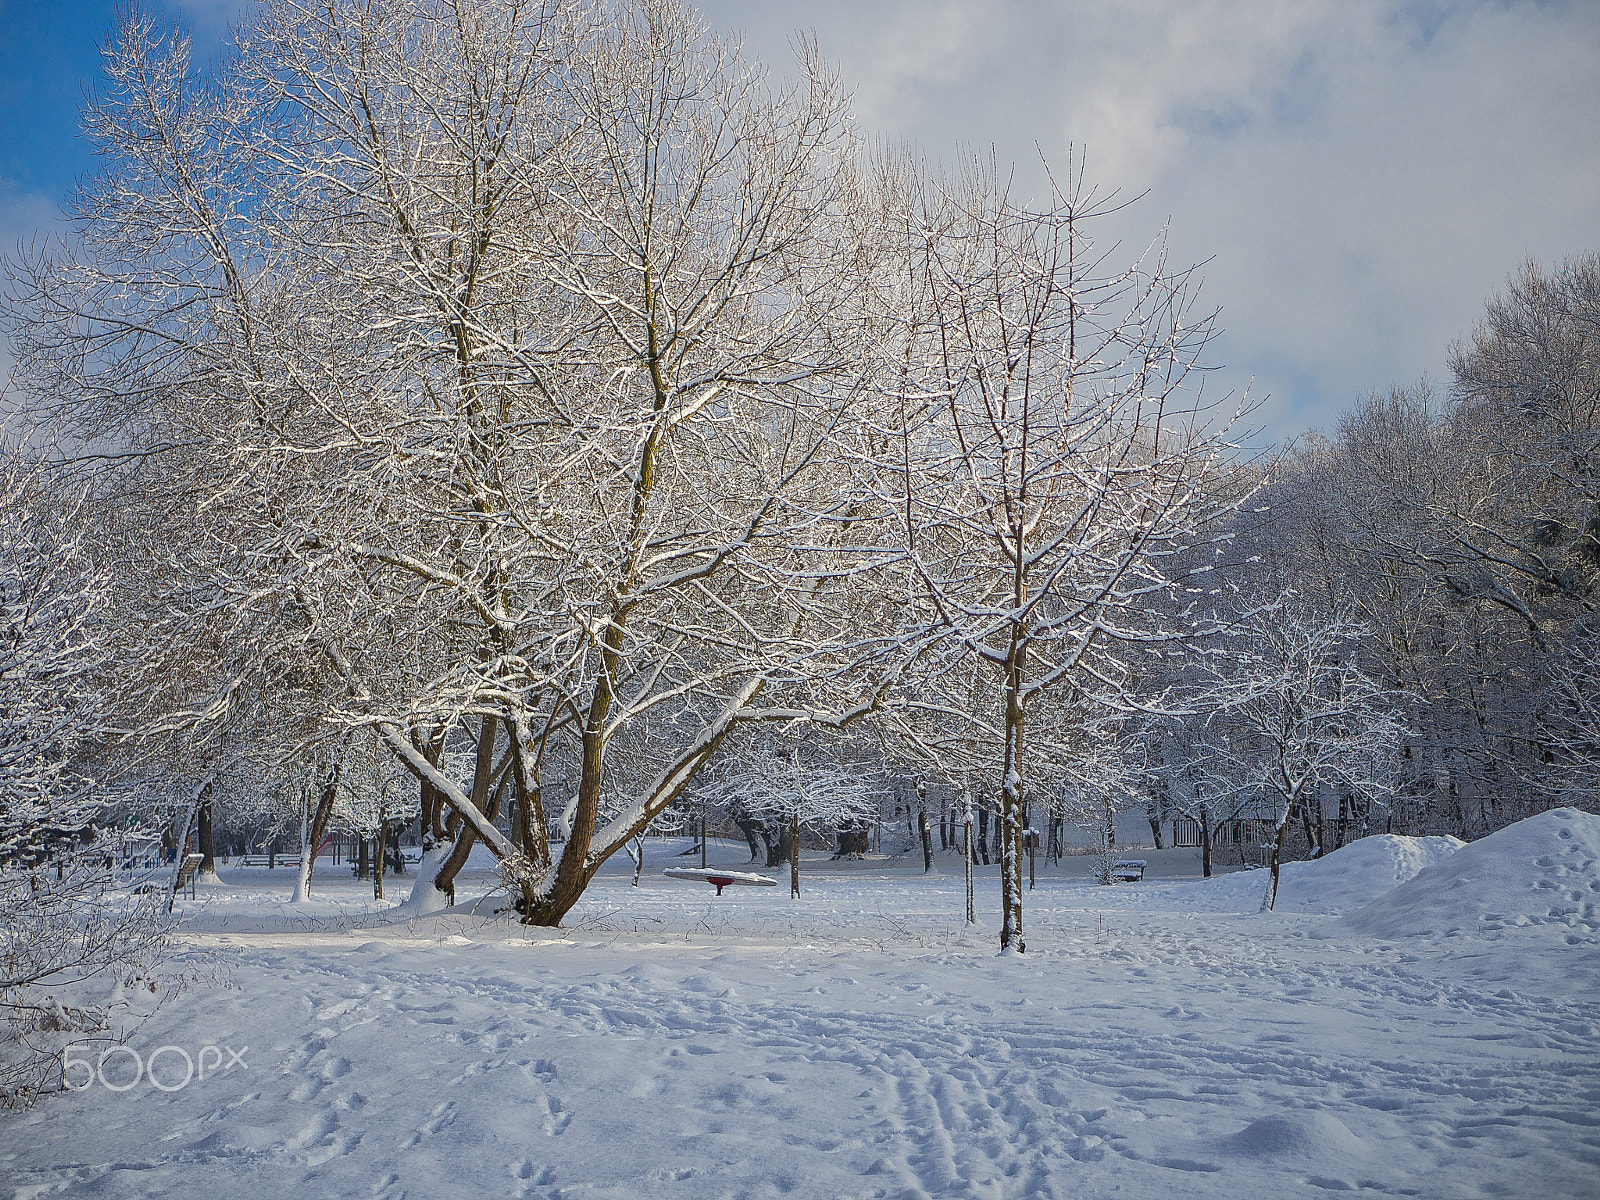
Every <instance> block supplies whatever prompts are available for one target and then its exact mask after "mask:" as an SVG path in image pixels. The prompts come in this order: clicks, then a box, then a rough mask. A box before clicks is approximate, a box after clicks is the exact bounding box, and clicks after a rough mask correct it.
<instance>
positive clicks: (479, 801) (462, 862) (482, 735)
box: [433, 717, 500, 904]
mask: <svg viewBox="0 0 1600 1200" xmlns="http://www.w3.org/2000/svg"><path fill="white" fill-rule="evenodd" d="M499 732H500V721H499V719H498V718H496V717H484V718H483V722H482V724H481V725H480V727H479V729H478V754H477V760H476V762H475V764H474V766H473V771H472V795H471V797H470V798H471V800H472V803H473V806H474V807H475V808H477V809H478V811H479V812H486V811H487V810H488V806H489V788H490V786H491V784H492V782H493V778H494V748H495V742H496V740H497V737H498V735H499ZM455 824H456V839H455V845H454V846H453V847H451V850H450V855H449V857H448V858H446V859H445V860H444V865H443V866H441V867H440V868H439V873H438V874H437V875H436V876H434V879H433V886H434V887H436V888H438V889H439V890H440V891H441V892H443V893H444V894H445V895H446V896H448V897H449V898H450V903H451V904H454V903H455V902H456V876H457V875H459V874H460V873H461V868H462V867H464V866H466V865H467V857H468V855H470V854H471V853H472V847H473V844H474V843H475V842H476V841H477V840H478V835H477V833H476V832H474V831H473V828H472V826H471V825H470V824H468V823H467V822H466V821H458V822H456V823H455Z"/></svg>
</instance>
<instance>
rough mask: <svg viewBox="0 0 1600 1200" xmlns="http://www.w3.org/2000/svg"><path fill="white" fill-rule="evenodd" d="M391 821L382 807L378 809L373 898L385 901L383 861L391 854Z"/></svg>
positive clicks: (373, 865) (373, 868) (373, 867)
mask: <svg viewBox="0 0 1600 1200" xmlns="http://www.w3.org/2000/svg"><path fill="white" fill-rule="evenodd" d="M388 834H389V821H388V817H387V816H386V815H385V813H384V811H383V808H382V806H380V807H379V808H378V835H377V837H376V838H374V839H373V841H374V843H375V845H374V848H375V849H376V850H377V852H378V853H377V860H376V861H375V862H374V863H373V864H372V898H373V899H374V900H382V899H383V866H384V863H383V860H384V857H385V856H386V855H387V854H388V853H389V843H388Z"/></svg>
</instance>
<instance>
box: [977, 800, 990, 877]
mask: <svg viewBox="0 0 1600 1200" xmlns="http://www.w3.org/2000/svg"><path fill="white" fill-rule="evenodd" d="M978 857H979V858H980V859H982V860H983V865H984V866H986V867H987V866H988V865H989V810H988V809H987V808H985V807H984V806H983V805H982V804H981V803H980V804H979V805H978Z"/></svg>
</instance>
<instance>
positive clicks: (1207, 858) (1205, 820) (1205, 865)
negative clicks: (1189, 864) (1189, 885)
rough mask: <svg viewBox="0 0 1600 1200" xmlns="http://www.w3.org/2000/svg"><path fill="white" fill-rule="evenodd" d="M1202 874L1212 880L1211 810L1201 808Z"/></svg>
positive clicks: (1203, 806) (1203, 805) (1205, 807)
mask: <svg viewBox="0 0 1600 1200" xmlns="http://www.w3.org/2000/svg"><path fill="white" fill-rule="evenodd" d="M1200 874H1201V876H1202V877H1203V878H1206V879H1210V878H1211V809H1210V808H1209V807H1208V806H1206V805H1205V804H1202V805H1201V806H1200Z"/></svg>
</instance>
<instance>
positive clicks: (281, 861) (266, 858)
mask: <svg viewBox="0 0 1600 1200" xmlns="http://www.w3.org/2000/svg"><path fill="white" fill-rule="evenodd" d="M239 862H240V864H241V865H243V866H246V867H274V866H277V867H298V866H299V865H300V856H299V855H298V854H276V855H271V854H246V855H243V856H242V857H241V858H240V859H239Z"/></svg>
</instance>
